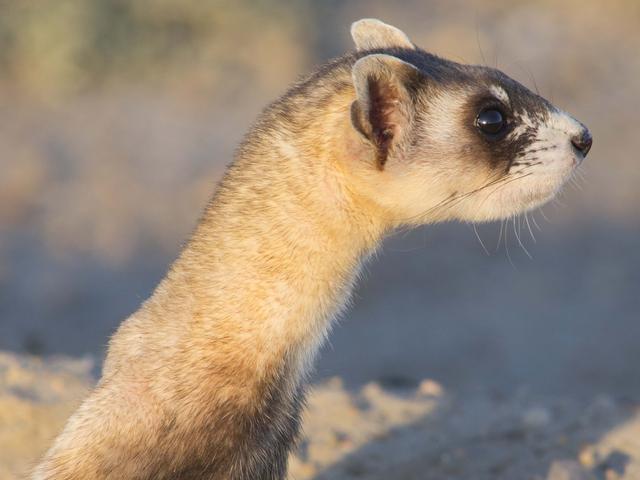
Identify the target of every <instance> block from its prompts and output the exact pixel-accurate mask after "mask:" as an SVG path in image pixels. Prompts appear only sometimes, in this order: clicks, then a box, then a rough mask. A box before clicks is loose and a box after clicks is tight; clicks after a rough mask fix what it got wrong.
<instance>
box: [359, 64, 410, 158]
mask: <svg viewBox="0 0 640 480" xmlns="http://www.w3.org/2000/svg"><path fill="white" fill-rule="evenodd" d="M352 73H353V80H354V86H355V89H356V101H355V102H354V103H353V105H352V107H351V108H352V110H351V118H352V123H353V126H354V128H355V129H356V130H357V131H358V132H360V133H361V134H362V135H364V136H365V137H366V138H367V139H368V140H369V141H370V142H371V143H372V144H373V145H374V146H375V148H376V164H377V166H378V168H379V169H381V170H382V169H384V166H385V164H386V162H387V159H388V157H389V154H390V152H391V151H392V150H393V148H394V147H396V146H397V145H398V144H399V143H400V141H401V140H402V138H403V135H404V134H405V133H406V132H407V131H408V129H409V126H410V123H411V120H412V117H413V101H412V99H411V93H410V82H412V81H413V80H415V78H416V75H417V74H418V70H417V69H416V68H415V67H414V66H413V65H411V64H408V63H406V62H404V61H402V60H400V59H398V58H396V57H393V56H390V55H383V54H375V55H367V56H366V57H363V58H361V59H360V60H358V61H357V62H356V64H355V65H354V66H353V72H352Z"/></svg>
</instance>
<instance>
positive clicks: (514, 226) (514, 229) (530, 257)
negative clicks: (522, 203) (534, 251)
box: [513, 217, 533, 260]
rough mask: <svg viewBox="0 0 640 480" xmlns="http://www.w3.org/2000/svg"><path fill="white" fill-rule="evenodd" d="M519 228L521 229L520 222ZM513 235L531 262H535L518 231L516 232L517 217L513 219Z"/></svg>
mask: <svg viewBox="0 0 640 480" xmlns="http://www.w3.org/2000/svg"><path fill="white" fill-rule="evenodd" d="M518 218H519V217H518ZM519 228H520V221H518V229H519ZM513 233H514V234H515V236H516V239H517V240H518V244H519V245H520V248H522V251H523V252H524V253H525V254H526V255H527V257H529V260H533V257H532V256H531V254H530V253H529V250H527V249H526V247H525V246H524V244H523V243H522V240H521V239H520V234H519V232H518V230H516V217H513Z"/></svg>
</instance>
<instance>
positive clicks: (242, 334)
mask: <svg viewBox="0 0 640 480" xmlns="http://www.w3.org/2000/svg"><path fill="white" fill-rule="evenodd" d="M352 36H353V38H354V40H355V44H356V47H357V50H356V51H354V52H352V53H349V54H347V55H345V56H343V57H341V58H338V59H336V60H333V61H331V62H329V63H328V64H326V65H324V66H322V67H320V68H319V69H317V70H316V71H315V72H314V73H312V74H311V75H310V76H308V77H307V78H306V79H304V80H302V81H300V82H299V83H296V84H295V85H293V86H292V87H291V88H290V89H289V91H288V92H287V93H286V94H285V95H284V96H283V97H281V98H280V99H278V100H276V101H275V102H274V103H273V104H272V105H270V106H269V107H268V108H266V110H265V111H264V112H263V113H262V114H261V115H260V116H259V118H258V120H257V122H256V123H255V125H254V126H253V127H252V128H251V129H250V131H249V133H248V134H247V135H246V137H245V139H244V141H243V143H242V144H241V146H240V147H239V149H238V151H237V153H236V156H235V159H234V161H233V163H232V164H231V165H230V167H229V168H228V171H227V172H226V175H225V176H224V178H223V180H222V182H221V183H220V185H219V187H218V189H217V191H216V192H215V194H214V196H213V198H212V200H211V202H210V203H209V205H208V206H207V208H206V211H205V213H204V215H203V217H202V219H201V221H200V223H199V225H198V227H197V228H196V230H195V232H194V234H193V235H192V237H191V239H190V240H189V241H188V243H187V245H186V246H185V248H184V250H183V251H182V253H181V254H180V256H179V258H178V259H177V260H176V261H175V263H174V264H173V265H172V267H171V268H170V270H169V272H168V273H167V275H166V277H165V278H164V280H162V281H161V283H160V284H159V285H158V287H157V289H156V290H155V292H154V293H153V295H152V296H151V297H150V298H149V299H148V300H147V301H146V302H144V304H143V305H142V306H141V307H140V309H139V310H138V311H137V312H135V313H134V314H133V315H131V317H129V318H128V319H126V320H125V321H124V322H123V323H122V325H121V326H120V328H119V329H118V331H117V333H116V334H115V335H114V336H113V338H112V339H111V341H110V345H109V351H108V355H107V358H106V361H105V364H104V371H103V374H102V378H101V379H100V381H99V383H98V385H97V386H96V387H95V390H93V392H92V393H91V394H90V395H89V396H88V398H87V399H86V400H85V401H84V403H83V404H82V405H81V406H80V408H79V409H78V411H77V412H76V413H75V414H74V415H73V416H72V417H71V418H70V420H69V421H68V423H67V425H66V427H65V428H64V431H63V432H62V433H61V434H60V436H59V437H58V438H57V439H56V440H55V442H54V444H53V446H52V447H51V449H50V450H49V452H48V453H47V454H46V456H45V457H44V459H43V460H42V462H41V464H40V465H39V466H38V467H37V468H36V470H35V472H34V474H33V478H34V479H38V480H49V479H51V480H53V479H56V480H62V479H64V480H76V479H77V480H80V479H82V480H86V479H149V480H151V479H154V480H162V479H182V480H186V479H209V480H222V479H225V480H241V479H263V480H276V479H283V478H285V476H286V464H287V456H288V454H289V452H290V450H291V449H292V447H293V446H294V445H295V440H296V435H297V433H298V430H299V423H300V420H299V419H300V412H301V409H302V408H303V404H304V396H305V393H304V391H305V378H306V376H307V374H308V372H309V369H310V367H311V365H312V363H313V360H314V356H315V355H316V352H317V351H318V348H319V346H320V345H321V344H322V342H323V340H324V338H325V336H326V335H327V333H328V331H329V329H330V326H331V323H332V320H333V319H334V318H335V316H336V315H337V314H338V313H339V312H340V310H341V309H342V308H343V306H344V305H345V302H346V301H347V299H348V298H349V293H350V291H351V289H352V286H353V284H354V280H355V278H356V277H357V274H358V270H359V267H360V265H361V264H362V262H363V261H364V260H365V259H366V258H367V256H368V255H370V254H371V252H373V251H374V250H375V249H376V247H377V246H378V245H379V244H380V242H381V241H382V239H383V238H384V237H385V235H387V234H388V233H390V232H392V231H394V229H396V228H398V227H407V226H414V225H421V224H425V223H432V222H438V221H444V220H453V219H457V220H463V221H473V222H475V221H489V220H494V219H502V218H507V217H510V216H512V215H515V214H518V213H521V212H523V211H526V210H529V209H533V208H535V207H537V206H539V205H541V204H543V203H544V202H546V201H547V200H549V199H551V198H552V197H553V196H554V195H555V194H556V193H557V192H558V190H559V189H560V188H561V187H562V185H563V184H564V183H565V182H566V181H567V179H569V178H570V177H571V175H572V173H573V172H574V169H575V168H576V166H577V165H578V164H579V163H580V162H581V161H582V160H583V158H584V156H585V155H586V154H587V152H588V150H589V148H590V146H591V136H590V134H589V132H588V130H587V129H586V128H585V127H584V126H583V125H582V124H581V123H579V122H578V121H576V120H575V119H573V118H572V117H571V116H569V115H568V114H566V113H564V112H562V111H561V110H559V109H558V108H556V107H554V106H553V105H551V104H550V103H549V102H548V101H546V100H545V99H543V98H541V97H540V96H538V95H536V94H534V93H532V92H530V91H529V90H527V89H526V88H525V87H523V86H522V85H520V84H519V83H517V82H516V81H514V80H512V79H511V78H509V77H507V76H506V75H505V74H503V73H501V72H500V71H498V70H495V69H492V68H487V67H484V66H470V65H463V64H459V63H455V62H451V61H448V60H444V59H442V58H439V57H436V56H434V55H431V54H429V53H426V52H425V51H423V50H422V49H420V48H418V47H416V46H415V45H414V44H413V43H412V42H411V41H410V40H409V38H408V37H407V36H406V35H405V34H404V33H403V32H401V31H400V30H398V29H397V28H395V27H392V26H390V25H387V24H384V23H382V22H380V21H378V20H373V19H365V20H360V21H358V22H356V23H354V24H353V26H352Z"/></svg>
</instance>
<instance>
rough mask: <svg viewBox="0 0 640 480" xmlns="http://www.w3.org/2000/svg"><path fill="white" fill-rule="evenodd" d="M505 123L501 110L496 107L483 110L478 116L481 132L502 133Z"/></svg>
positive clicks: (477, 123)
mask: <svg viewBox="0 0 640 480" xmlns="http://www.w3.org/2000/svg"><path fill="white" fill-rule="evenodd" d="M505 124H506V122H505V120H504V116H503V115H502V113H501V112H500V111H499V110H495V109H488V110H483V111H481V112H480V114H479V115H478V118H476V126H477V127H478V128H479V129H480V131H481V132H483V133H486V134H489V135H496V134H497V133H500V131H501V130H502V129H503V128H504V126H505Z"/></svg>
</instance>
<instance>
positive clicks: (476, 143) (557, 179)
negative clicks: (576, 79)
mask: <svg viewBox="0 0 640 480" xmlns="http://www.w3.org/2000/svg"><path fill="white" fill-rule="evenodd" d="M351 33H352V36H353V39H354V41H355V43H356V46H357V49H358V52H357V55H356V58H357V59H356V60H355V63H353V66H352V78H353V84H354V87H355V94H356V99H355V101H354V102H353V104H352V106H351V122H352V125H353V128H354V129H355V130H356V131H357V132H358V134H359V137H360V139H361V140H360V141H361V142H362V144H363V149H364V152H365V155H366V156H367V157H368V158H370V160H371V161H370V162H366V163H368V169H367V168H364V167H358V168H359V172H358V173H359V175H360V176H364V177H366V178H365V180H366V181H365V182H363V184H366V185H368V186H369V188H370V191H369V194H370V195H371V196H372V198H374V199H375V201H376V202H378V203H379V204H380V205H382V206H383V208H385V209H387V210H388V211H390V212H392V213H393V215H394V216H395V217H396V218H397V221H398V222H399V223H405V224H406V223H408V224H411V223H424V222H429V221H435V220H443V219H452V218H455V219H460V220H468V221H488V220H494V219H500V218H507V217H510V216H512V215H515V214H518V213H521V212H524V211H527V210H529V209H532V208H535V207H538V206H540V205H541V204H543V203H545V202H546V201H548V200H549V199H551V198H552V197H553V196H554V195H555V194H556V193H557V192H558V190H559V189H560V188H561V187H562V185H563V184H564V183H565V182H566V181H567V179H569V178H570V176H571V175H572V173H573V172H574V170H575V168H576V167H577V166H578V165H579V164H580V163H581V162H582V160H583V159H584V158H585V156H586V154H587V153H588V151H589V149H590V147H591V142H592V140H591V135H590V133H589V131H588V130H587V129H586V127H585V126H584V125H582V124H581V123H580V122H578V121H577V120H575V119H574V118H572V117H571V116H570V115H568V114H567V113H565V112H563V111H561V110H560V109H558V108H556V107H555V106H553V105H552V104H551V103H549V102H548V101H547V100H545V99H544V98H542V97H540V96H539V95H536V94H535V93H533V92H531V91H529V90H528V89H527V88H525V87H524V86H522V85H521V84H519V83H518V82H516V81H515V80H513V79H511V78H509V77H508V76H507V75H505V74H504V73H502V72H500V71H499V70H496V69H493V68H488V67H484V66H475V65H462V64H459V63H455V62H452V61H448V60H444V59H441V58H438V57H436V56H434V55H431V54H429V53H426V52H425V51H423V50H421V49H419V48H417V47H416V46H415V45H414V44H413V43H412V42H411V41H410V40H409V38H408V37H407V36H406V35H405V34H404V33H403V32H401V31H400V30H398V29H397V28H395V27H392V26H390V25H386V24H384V23H382V22H380V21H378V20H373V19H365V20H360V21H358V22H355V23H354V24H353V25H352V28H351Z"/></svg>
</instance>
